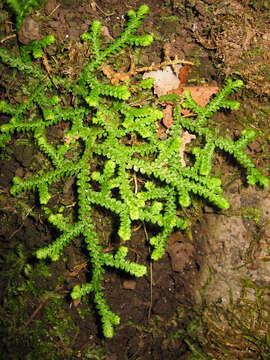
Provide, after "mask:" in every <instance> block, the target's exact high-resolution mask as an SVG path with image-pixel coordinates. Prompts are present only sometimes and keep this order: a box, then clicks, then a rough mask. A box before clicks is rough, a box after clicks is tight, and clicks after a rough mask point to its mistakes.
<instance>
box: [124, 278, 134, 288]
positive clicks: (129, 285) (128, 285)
mask: <svg viewBox="0 0 270 360" xmlns="http://www.w3.org/2000/svg"><path fill="white" fill-rule="evenodd" d="M123 288H124V289H127V290H135V289H136V281H135V280H125V281H124V282H123Z"/></svg>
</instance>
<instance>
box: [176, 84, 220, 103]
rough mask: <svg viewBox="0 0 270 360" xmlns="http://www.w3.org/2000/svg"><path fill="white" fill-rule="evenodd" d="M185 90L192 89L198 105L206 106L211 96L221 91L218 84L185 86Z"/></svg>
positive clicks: (191, 91)
mask: <svg viewBox="0 0 270 360" xmlns="http://www.w3.org/2000/svg"><path fill="white" fill-rule="evenodd" d="M183 90H188V91H190V94H191V96H192V98H193V99H194V100H195V102H196V103H197V104H198V105H201V106H203V107H204V106H206V105H207V104H208V103H209V101H210V99H211V97H212V96H213V95H214V94H217V93H218V92H219V87H218V86H185V87H184V88H183Z"/></svg>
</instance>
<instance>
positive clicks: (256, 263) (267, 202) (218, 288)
mask: <svg viewBox="0 0 270 360" xmlns="http://www.w3.org/2000/svg"><path fill="white" fill-rule="evenodd" d="M228 195H229V196H227V197H229V198H230V197H231V196H230V194H228ZM233 198H234V200H230V201H231V209H232V212H233V214H234V213H235V214H236V215H230V214H229V213H228V214H226V215H223V214H209V213H208V214H206V215H205V217H204V219H203V221H202V223H201V225H200V227H199V228H198V229H197V231H196V233H195V235H194V237H195V241H194V243H195V244H198V249H197V254H196V262H197V263H198V268H199V272H198V274H197V278H196V279H195V282H194V283H193V285H192V287H191V288H189V292H190V293H189V294H187V295H189V296H190V297H192V298H193V299H194V300H195V303H197V304H201V303H202V300H203V299H202V293H201V289H202V288H203V287H204V297H205V299H207V302H208V303H209V304H210V303H211V302H216V301H218V300H219V299H221V300H222V304H223V305H224V306H227V305H228V304H229V302H230V292H231V294H232V296H233V298H234V299H238V298H239V296H240V294H241V290H242V281H241V279H243V278H244V279H248V280H251V281H253V282H255V283H266V284H269V283H270V263H269V262H267V261H264V260H263V259H268V258H269V249H268V246H269V245H268V241H267V236H268V235H267V231H269V229H268V230H267V229H266V227H267V224H268V222H269V220H270V213H269V209H270V196H269V192H268V191H266V190H265V191H257V190H256V189H255V188H253V187H248V188H246V189H243V190H242V192H241V193H233ZM247 206H248V207H247ZM249 208H251V209H252V208H253V209H260V210H261V213H262V217H263V218H262V221H261V223H260V224H258V219H256V218H255V216H256V211H254V219H255V221H252V220H251V219H246V218H245V214H246V213H245V209H249ZM229 211H230V210H229ZM241 214H242V216H241ZM251 214H252V212H251ZM247 220H248V221H247ZM256 223H257V224H256ZM264 224H265V225H264ZM268 227H269V226H268ZM209 270H210V273H211V276H210V278H211V281H210V283H209V284H208V285H207V286H205V285H206V283H207V281H208V280H209Z"/></svg>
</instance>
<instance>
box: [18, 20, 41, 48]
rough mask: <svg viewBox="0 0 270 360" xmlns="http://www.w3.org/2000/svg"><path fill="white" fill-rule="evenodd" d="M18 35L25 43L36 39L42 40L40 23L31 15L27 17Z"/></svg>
mask: <svg viewBox="0 0 270 360" xmlns="http://www.w3.org/2000/svg"><path fill="white" fill-rule="evenodd" d="M18 37H19V40H20V42H21V43H22V44H24V45H26V44H28V43H30V42H31V41H34V40H40V39H41V38H42V36H41V33H40V23H39V22H37V21H35V20H34V19H32V18H31V17H27V18H26V19H25V21H24V23H23V24H22V26H21V28H20V31H19V34H18Z"/></svg>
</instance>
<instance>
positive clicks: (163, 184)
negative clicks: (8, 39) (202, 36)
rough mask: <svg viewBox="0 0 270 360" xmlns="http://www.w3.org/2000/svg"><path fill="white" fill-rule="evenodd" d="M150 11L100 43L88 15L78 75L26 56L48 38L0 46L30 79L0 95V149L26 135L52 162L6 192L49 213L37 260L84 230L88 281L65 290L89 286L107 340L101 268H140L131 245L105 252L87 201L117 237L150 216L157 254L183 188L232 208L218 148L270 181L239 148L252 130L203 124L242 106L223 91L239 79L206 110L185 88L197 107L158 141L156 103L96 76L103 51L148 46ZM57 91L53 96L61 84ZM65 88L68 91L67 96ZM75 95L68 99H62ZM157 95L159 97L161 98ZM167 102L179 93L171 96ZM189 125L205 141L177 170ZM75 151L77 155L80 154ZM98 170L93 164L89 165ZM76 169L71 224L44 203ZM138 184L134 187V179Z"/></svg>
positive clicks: (114, 320)
mask: <svg viewBox="0 0 270 360" xmlns="http://www.w3.org/2000/svg"><path fill="white" fill-rule="evenodd" d="M148 11H149V9H148V7H147V6H146V5H142V6H141V7H140V8H139V9H138V11H134V10H131V11H129V13H128V16H129V21H128V24H127V26H126V28H125V29H124V30H123V32H122V33H121V35H120V36H119V38H118V39H116V40H115V41H113V42H112V43H111V44H110V45H108V46H107V47H105V48H104V49H103V48H102V47H101V40H100V35H101V23H100V22H98V21H94V22H93V23H92V26H91V30H90V32H89V33H85V34H83V35H82V40H83V41H87V42H89V47H90V50H91V60H90V61H89V62H88V63H87V64H86V65H85V66H84V68H83V70H82V72H81V75H80V77H79V79H78V80H69V79H68V78H67V77H60V76H51V77H47V76H46V74H45V73H44V70H43V69H42V68H40V67H38V66H37V65H35V64H32V63H31V62H30V55H31V54H33V55H34V57H35V58H37V57H40V56H42V51H43V48H44V47H45V46H47V45H49V44H50V43H52V42H53V40H54V39H53V38H52V37H47V38H46V39H47V40H46V39H45V40H44V39H43V40H41V41H40V42H39V41H37V42H34V43H33V44H32V45H31V46H27V48H26V49H25V48H24V49H22V51H21V57H15V56H14V55H12V54H9V53H8V52H7V51H6V50H5V49H1V50H0V58H1V59H2V61H3V62H4V63H6V64H8V65H9V66H10V67H14V68H16V69H18V70H20V71H21V72H22V73H24V74H26V75H27V78H29V79H33V78H35V79H36V85H35V86H32V90H31V94H30V95H29V96H28V98H27V99H25V100H24V102H22V103H20V104H19V105H13V104H11V103H9V102H6V101H1V102H0V112H2V113H5V114H8V115H10V116H11V119H10V120H9V122H8V123H6V124H4V125H2V126H1V133H0V146H2V147H4V146H5V144H6V143H7V142H8V141H10V139H11V136H12V134H13V133H14V132H15V131H16V132H27V133H29V132H31V133H33V136H34V138H35V141H36V143H37V146H38V147H39V149H40V150H41V151H42V152H43V153H45V154H46V155H47V157H48V158H49V159H50V161H51V165H52V167H51V169H50V170H47V169H42V170H41V171H40V172H39V173H38V174H36V175H34V176H33V177H28V178H25V179H24V180H22V179H21V178H19V177H17V176H16V177H15V178H14V180H13V186H12V188H11V194H12V195H14V196H16V195H17V194H19V193H21V192H23V191H36V190H37V191H38V193H39V199H40V203H41V204H42V205H43V206H44V209H45V211H46V212H47V213H49V221H50V222H51V223H52V224H53V225H54V226H55V227H57V228H58V229H59V230H60V231H61V233H62V235H60V236H59V237H58V238H57V239H56V240H55V241H54V242H53V243H52V244H49V245H48V246H46V247H44V248H42V249H39V250H37V252H36V255H37V257H38V258H39V259H45V258H50V259H51V260H53V261H55V260H57V259H59V257H60V255H61V253H62V250H63V249H64V247H65V246H66V245H67V244H69V243H70V242H71V241H72V240H73V239H74V238H76V237H78V236H79V235H82V236H83V237H84V240H85V243H86V245H87V250H88V251H89V255H90V258H91V264H92V279H91V281H90V282H89V283H86V284H83V285H82V286H79V285H76V286H75V287H74V289H73V291H72V293H71V296H72V298H73V299H74V300H76V299H79V298H81V297H82V296H85V295H86V294H88V293H90V292H93V293H94V301H95V304H96V307H97V309H98V312H99V314H100V317H101V321H102V327H103V332H104V335H105V336H106V337H112V336H113V333H114V325H117V324H119V321H120V319H119V317H118V316H117V315H115V314H114V313H113V312H112V311H111V310H110V308H109V306H108V305H107V303H106V300H105V298H104V294H103V291H102V280H103V273H104V271H105V267H107V266H109V267H114V268H116V269H121V270H123V271H125V272H127V273H129V274H131V275H134V276H136V277H140V276H143V275H145V274H146V267H145V266H143V265H140V264H137V263H135V262H132V261H130V260H128V259H126V256H127V254H128V248H127V247H126V246H123V245H122V244H121V245H120V246H119V248H118V249H117V251H116V252H115V253H114V254H111V253H105V252H104V251H103V249H102V247H101V245H100V242H99V239H98V235H97V233H96V232H95V231H94V224H93V222H92V219H91V210H92V207H93V206H96V205H98V206H100V207H102V208H105V209H107V210H110V212H111V213H112V214H115V215H116V216H118V217H119V223H120V225H119V230H118V235H119V237H120V239H121V241H122V242H125V241H127V240H129V239H130V238H131V225H132V221H137V220H139V221H144V222H151V223H152V224H155V225H156V228H157V229H159V232H158V233H157V234H156V235H155V236H153V237H152V238H151V239H150V244H151V245H152V247H153V252H152V254H151V258H152V259H153V260H158V259H160V258H161V257H162V255H163V253H164V250H165V246H166V243H167V239H168V237H169V235H170V234H171V233H172V231H174V229H177V228H178V229H184V228H185V227H186V226H187V221H186V220H185V219H182V218H180V217H179V215H178V212H179V209H180V208H181V207H188V206H189V205H190V204H191V199H190V194H191V193H193V194H198V195H199V196H201V197H203V198H205V199H207V200H208V201H209V202H210V203H212V204H214V205H216V206H217V207H219V208H220V209H227V208H228V207H229V203H228V201H227V200H226V199H225V198H224V197H223V196H222V187H221V181H220V179H219V178H215V177H213V176H211V164H212V160H213V156H214V151H215V149H216V148H218V149H222V150H224V151H226V152H228V153H230V154H231V155H232V156H234V157H235V158H236V159H237V160H238V161H239V162H240V163H241V164H242V165H243V166H244V167H245V168H246V172H247V181H248V183H250V184H255V183H258V184H260V185H262V186H263V187H267V186H268V179H267V178H266V177H264V176H263V175H262V174H261V173H260V172H259V170H257V169H256V168H255V166H254V164H253V162H252V161H251V159H250V158H249V157H248V156H247V154H246V153H245V152H244V150H243V149H244V147H245V146H246V145H247V144H248V143H249V142H250V141H251V140H252V139H253V138H254V136H255V133H254V132H253V131H251V130H244V131H243V132H242V136H241V137H240V138H239V139H238V140H237V141H236V142H234V141H232V140H230V139H226V138H225V139H224V138H222V137H219V136H216V135H215V134H214V133H213V131H212V130H211V129H210V125H209V124H210V120H209V118H210V117H211V116H212V115H213V113H215V112H216V111H218V110H219V109H220V108H229V109H236V108H238V106H239V104H238V103H237V102H235V101H231V100H227V97H228V96H229V95H230V94H231V93H233V92H234V91H236V90H238V89H239V88H240V87H241V86H242V85H243V84H242V82H241V81H240V80H236V81H233V80H228V81H227V83H226V85H225V86H224V88H223V89H222V90H221V91H220V92H219V93H218V94H217V96H216V97H215V98H214V99H213V100H212V101H210V103H209V104H208V105H207V106H206V107H205V108H203V107H201V106H198V105H197V104H196V103H195V102H194V100H193V99H192V98H191V96H190V94H189V93H187V94H186V99H185V101H184V103H183V106H184V107H187V108H190V109H191V110H192V111H193V113H195V114H196V122H194V119H193V118H184V117H182V116H181V109H180V106H179V105H176V106H175V109H174V124H173V126H172V127H171V128H170V130H169V133H168V137H167V138H166V139H164V140H161V139H159V137H158V134H157V131H156V125H155V123H156V122H157V121H160V120H161V119H162V117H163V113H162V111H161V110H159V109H157V108H155V107H154V106H145V107H139V106H137V107H136V106H132V105H131V104H129V102H128V100H129V99H130V98H131V92H130V90H129V88H128V86H126V85H119V86H113V85H109V84H107V83H105V82H102V81H101V80H100V74H99V71H100V70H99V66H100V65H102V64H103V63H104V62H105V61H106V60H107V59H108V58H109V57H110V56H112V55H114V54H115V53H117V52H119V51H120V50H121V49H123V48H124V47H127V46H130V45H136V46H148V45H149V44H150V43H151V42H152V41H153V38H152V36H151V35H149V34H145V35H135V33H136V30H137V29H138V27H139V26H140V24H141V22H142V20H143V18H144V17H145V15H146V14H147V13H148ZM152 83H153V82H152V81H149V80H147V81H141V83H140V86H141V88H143V89H144V88H151V86H152ZM61 88H62V89H63V93H62V94H59V89H61ZM70 95H71V96H70ZM70 97H72V98H73V99H75V101H73V102H71V101H69V100H68V99H70ZM162 100H164V98H163V99H160V101H162ZM171 100H176V98H175V96H173V97H172V99H171ZM64 122H66V123H69V124H70V126H69V127H68V129H67V130H66V132H65V136H64V137H63V139H61V140H60V141H59V143H58V144H54V143H53V142H52V141H50V140H49V137H48V133H47V129H49V128H51V127H53V126H54V125H57V124H60V123H64ZM182 128H185V129H188V130H189V131H191V132H194V133H196V134H197V135H198V136H201V137H202V138H203V142H204V145H203V146H202V147H201V148H198V147H196V148H194V149H193V154H194V158H195V160H194V164H193V165H192V166H185V167H182V166H181V163H180V155H179V148H180V146H181V143H182V141H181V138H180V134H181V130H182ZM78 153H80V155H78ZM94 168H95V169H94ZM71 176H76V185H77V195H78V199H77V207H78V213H77V219H76V220H75V221H74V223H72V224H71V223H69V222H68V221H67V219H65V217H64V216H63V214H62V213H61V212H59V213H57V214H53V213H52V212H51V210H49V209H48V208H46V207H45V205H46V204H47V203H48V202H49V200H50V197H51V195H50V192H49V186H50V185H51V184H52V183H54V182H56V181H57V180H60V179H66V178H69V177H71ZM138 178H140V179H141V180H142V181H141V184H142V185H140V186H137V179H138Z"/></svg>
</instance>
